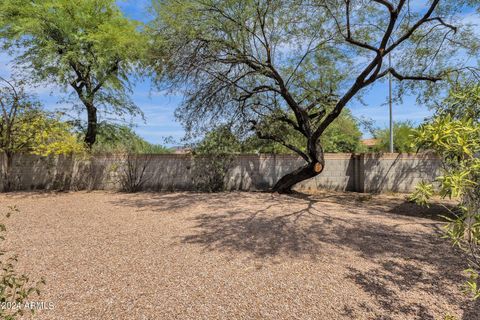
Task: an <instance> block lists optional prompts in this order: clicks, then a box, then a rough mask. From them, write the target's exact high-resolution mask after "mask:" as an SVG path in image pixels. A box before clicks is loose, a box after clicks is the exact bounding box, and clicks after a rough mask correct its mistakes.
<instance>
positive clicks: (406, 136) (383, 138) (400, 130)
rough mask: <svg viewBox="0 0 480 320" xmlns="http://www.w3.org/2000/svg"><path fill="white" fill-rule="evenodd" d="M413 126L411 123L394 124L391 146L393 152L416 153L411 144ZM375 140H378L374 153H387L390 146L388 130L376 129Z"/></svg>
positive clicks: (416, 148) (414, 147)
mask: <svg viewBox="0 0 480 320" xmlns="http://www.w3.org/2000/svg"><path fill="white" fill-rule="evenodd" d="M415 130H416V128H415V125H414V124H413V123H412V122H411V121H403V122H396V123H395V124H394V125H393V145H394V151H395V152H417V151H418V147H416V146H415V145H414V144H413V143H412V142H413V137H414V134H415ZM374 137H375V139H378V142H377V144H376V145H375V147H374V150H375V151H381V152H388V150H389V145H390V129H388V128H385V129H377V130H375V132H374Z"/></svg>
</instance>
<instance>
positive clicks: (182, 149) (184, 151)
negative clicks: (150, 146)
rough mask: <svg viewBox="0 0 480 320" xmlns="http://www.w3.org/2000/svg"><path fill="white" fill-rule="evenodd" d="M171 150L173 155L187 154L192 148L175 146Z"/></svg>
mask: <svg viewBox="0 0 480 320" xmlns="http://www.w3.org/2000/svg"><path fill="white" fill-rule="evenodd" d="M172 149H173V153H175V154H187V153H191V152H192V148H187V147H183V146H175V147H173V148H172Z"/></svg>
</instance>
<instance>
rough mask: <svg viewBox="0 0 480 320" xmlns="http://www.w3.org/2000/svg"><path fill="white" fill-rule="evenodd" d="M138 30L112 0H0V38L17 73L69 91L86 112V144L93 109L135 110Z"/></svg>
mask: <svg viewBox="0 0 480 320" xmlns="http://www.w3.org/2000/svg"><path fill="white" fill-rule="evenodd" d="M139 28H140V23H138V22H135V21H132V20H130V19H127V18H126V17H124V16H123V14H122V13H121V11H120V10H119V8H118V7H117V5H116V3H115V1H114V0H83V1H70V0H41V1H38V0H33V1H31V0H3V1H1V2H0V39H1V42H2V44H3V47H4V48H6V49H8V50H9V52H10V53H13V54H16V59H15V64H16V70H17V72H18V73H28V75H29V76H28V77H29V78H31V80H32V81H33V82H35V83H37V84H42V85H44V84H50V83H55V84H57V85H58V86H60V87H62V88H64V89H67V88H68V87H70V88H71V89H73V92H72V94H73V96H75V95H76V96H77V99H78V100H80V105H81V106H82V110H83V111H84V113H86V114H87V121H86V123H87V125H86V130H85V142H86V143H87V144H88V145H89V146H92V145H93V144H94V143H95V139H96V133H97V123H98V115H97V111H99V112H103V113H104V114H109V113H113V114H115V115H117V116H121V115H124V114H126V113H127V114H137V113H139V112H140V110H139V109H138V108H137V107H136V105H135V104H134V103H133V101H132V100H131V99H130V97H129V93H130V89H131V86H130V85H131V79H132V76H133V75H134V74H137V71H136V69H137V68H136V67H137V66H138V62H139V60H141V59H142V55H143V53H144V49H145V46H146V36H145V35H144V34H142V33H141V32H140V30H139ZM78 100H76V101H78Z"/></svg>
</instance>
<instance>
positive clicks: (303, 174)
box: [272, 157, 325, 193]
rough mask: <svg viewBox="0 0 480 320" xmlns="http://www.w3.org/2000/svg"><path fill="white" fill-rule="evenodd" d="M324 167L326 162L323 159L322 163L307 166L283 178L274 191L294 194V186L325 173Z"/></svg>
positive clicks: (311, 163)
mask: <svg viewBox="0 0 480 320" xmlns="http://www.w3.org/2000/svg"><path fill="white" fill-rule="evenodd" d="M324 167H325V161H324V160H323V157H322V160H320V161H315V162H310V163H308V164H306V165H305V166H303V167H300V168H298V169H296V170H295V171H293V172H290V173H288V174H286V175H285V176H283V177H282V178H281V179H280V180H278V182H277V183H276V184H275V186H274V187H273V189H272V191H273V192H278V193H292V188H293V186H294V185H296V184H297V183H299V182H302V181H304V180H307V179H310V178H313V177H315V176H317V175H319V174H320V173H321V172H322V171H323V168H324Z"/></svg>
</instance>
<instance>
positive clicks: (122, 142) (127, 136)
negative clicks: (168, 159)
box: [92, 122, 171, 154]
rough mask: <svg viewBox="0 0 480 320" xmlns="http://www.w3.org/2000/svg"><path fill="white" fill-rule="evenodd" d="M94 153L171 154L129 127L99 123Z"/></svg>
mask: <svg viewBox="0 0 480 320" xmlns="http://www.w3.org/2000/svg"><path fill="white" fill-rule="evenodd" d="M92 152H93V153H133V154H147V153H148V154H163V153H170V152H171V150H170V149H169V148H166V147H164V146H162V145H158V144H152V143H149V142H148V141H146V140H145V139H143V138H142V137H140V136H139V135H138V134H136V133H135V131H134V130H133V129H132V128H131V127H129V126H126V125H122V124H111V123H105V122H102V123H99V126H98V136H97V142H96V143H95V145H94V146H93V148H92Z"/></svg>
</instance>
